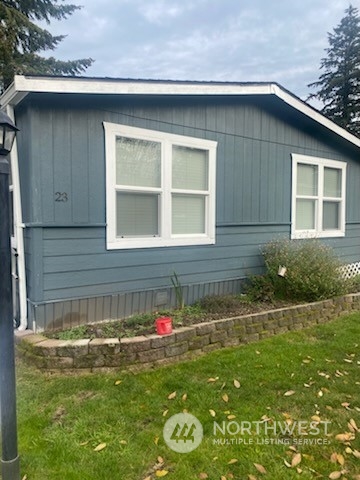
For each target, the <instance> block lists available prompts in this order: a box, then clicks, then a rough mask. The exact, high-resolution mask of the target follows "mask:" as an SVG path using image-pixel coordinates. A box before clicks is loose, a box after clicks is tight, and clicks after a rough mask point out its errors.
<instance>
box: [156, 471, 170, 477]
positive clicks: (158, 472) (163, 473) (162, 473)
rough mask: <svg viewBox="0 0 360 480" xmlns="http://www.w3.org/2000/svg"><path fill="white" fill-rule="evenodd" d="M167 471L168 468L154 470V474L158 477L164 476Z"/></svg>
mask: <svg viewBox="0 0 360 480" xmlns="http://www.w3.org/2000/svg"><path fill="white" fill-rule="evenodd" d="M168 473H169V472H168V470H156V472H155V475H156V476H157V477H158V478H159V477H165V475H167V474H168Z"/></svg>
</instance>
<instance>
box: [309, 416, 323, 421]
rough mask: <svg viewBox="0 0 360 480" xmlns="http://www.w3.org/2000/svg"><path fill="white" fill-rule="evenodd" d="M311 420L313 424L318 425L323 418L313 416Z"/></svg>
mask: <svg viewBox="0 0 360 480" xmlns="http://www.w3.org/2000/svg"><path fill="white" fill-rule="evenodd" d="M311 420H312V421H313V422H316V423H320V422H321V418H320V417H319V415H313V416H312V417H311Z"/></svg>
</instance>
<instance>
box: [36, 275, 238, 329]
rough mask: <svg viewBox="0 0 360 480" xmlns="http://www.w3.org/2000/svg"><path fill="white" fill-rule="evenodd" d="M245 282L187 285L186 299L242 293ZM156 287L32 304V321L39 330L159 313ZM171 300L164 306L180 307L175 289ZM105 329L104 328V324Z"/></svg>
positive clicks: (169, 295) (189, 302) (166, 290)
mask: <svg viewBox="0 0 360 480" xmlns="http://www.w3.org/2000/svg"><path fill="white" fill-rule="evenodd" d="M241 288H242V281H241V280H240V279H232V280H228V281H224V282H212V283H204V284H195V285H187V286H186V287H184V288H183V295H184V300H185V302H186V303H187V304H192V303H194V302H196V301H197V300H199V299H200V298H203V297H204V296H206V295H225V294H229V293H239V292H241ZM157 293H158V292H157V291H156V290H149V291H147V292H144V291H140V292H129V293H126V294H116V295H111V296H102V297H91V298H83V299H81V300H78V299H74V300H65V301H64V300H61V301H58V302H50V303H45V304H37V305H34V304H31V305H30V308H29V311H30V312H31V321H32V322H33V323H34V324H35V325H36V327H35V331H37V332H41V331H44V330H46V331H51V330H57V329H66V328H73V327H77V326H79V325H85V324H89V323H98V322H111V321H116V320H123V319H125V318H127V317H129V316H131V315H136V314H139V313H144V312H156V311H158V310H159V306H158V305H156V301H155V300H156V295H157ZM162 293H166V295H167V298H168V301H167V303H166V304H165V305H163V306H162V307H163V309H166V308H167V309H168V308H174V307H175V306H176V295H175V292H174V289H173V288H170V287H169V288H167V289H163V290H162ZM100 328H101V327H100Z"/></svg>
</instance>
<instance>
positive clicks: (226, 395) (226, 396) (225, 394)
mask: <svg viewBox="0 0 360 480" xmlns="http://www.w3.org/2000/svg"><path fill="white" fill-rule="evenodd" d="M221 398H222V399H223V400H224V402H225V403H227V402H228V401H229V396H228V394H227V393H224V395H223V396H222V397H221Z"/></svg>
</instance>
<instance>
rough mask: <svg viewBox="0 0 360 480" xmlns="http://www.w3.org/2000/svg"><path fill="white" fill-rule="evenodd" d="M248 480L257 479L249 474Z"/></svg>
mask: <svg viewBox="0 0 360 480" xmlns="http://www.w3.org/2000/svg"><path fill="white" fill-rule="evenodd" d="M259 353H260V352H259ZM248 480H257V478H256V477H255V475H251V474H250V475H248Z"/></svg>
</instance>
